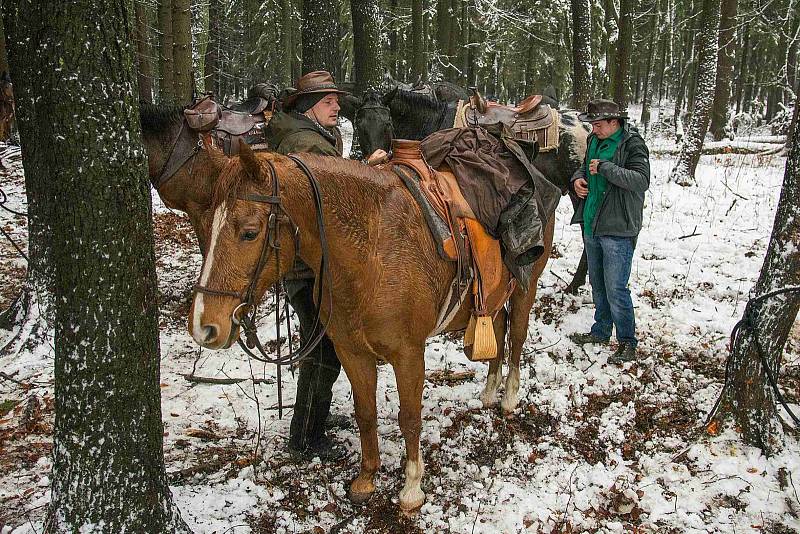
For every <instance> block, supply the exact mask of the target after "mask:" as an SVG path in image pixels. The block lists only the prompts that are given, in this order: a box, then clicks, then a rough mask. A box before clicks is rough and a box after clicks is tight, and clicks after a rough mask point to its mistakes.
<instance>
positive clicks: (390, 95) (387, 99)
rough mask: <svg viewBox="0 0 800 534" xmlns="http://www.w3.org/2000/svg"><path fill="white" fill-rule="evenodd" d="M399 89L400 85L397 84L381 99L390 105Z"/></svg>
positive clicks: (384, 103)
mask: <svg viewBox="0 0 800 534" xmlns="http://www.w3.org/2000/svg"><path fill="white" fill-rule="evenodd" d="M397 89H398V86H397V85H395V86H394V89H392V90H391V91H389V92H388V93H386V94H385V95H383V98H382V99H381V101H382V102H383V105H384V106H388V105H389V103H390V102H391V101H392V99H394V95H396V94H397Z"/></svg>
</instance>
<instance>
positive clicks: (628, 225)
mask: <svg viewBox="0 0 800 534" xmlns="http://www.w3.org/2000/svg"><path fill="white" fill-rule="evenodd" d="M578 118H579V119H580V120H582V121H584V122H590V123H591V124H592V134H591V135H590V136H589V138H588V139H587V141H586V157H585V159H584V164H583V165H581V167H580V168H579V169H578V170H577V171H576V172H575V174H574V175H573V176H572V180H571V183H570V187H571V188H572V189H573V191H574V192H575V194H576V195H578V197H579V198H580V202H579V203H578V206H577V208H576V210H575V215H574V216H573V218H572V224H581V226H582V228H583V232H582V233H583V242H584V246H585V249H586V258H587V260H588V265H589V282H590V284H591V286H592V300H594V305H595V314H594V324H593V325H592V329H591V331H590V332H588V333H578V334H574V335H572V336H570V338H571V339H572V340H573V341H574V342H575V343H578V344H580V345H583V344H586V343H597V344H605V343H607V342H608V341H609V339H610V338H611V330H612V326H613V327H615V328H616V330H617V340H618V341H619V347H618V348H617V350H616V352H614V354H613V355H611V356H610V357H609V358H608V361H609V362H610V363H613V364H616V365H620V364H622V363H625V362H630V361H633V360H635V359H636V346H637V345H638V340H637V338H636V321H635V318H634V312H633V302H632V301H631V293H630V289H628V279H629V278H630V274H631V264H632V262H633V250H634V248H635V247H636V238H637V236H638V235H639V231H640V230H641V229H642V211H643V209H644V193H645V191H647V189H648V187H650V154H649V152H648V150H647V145H645V142H644V139H642V137H641V136H640V135H639V132H638V131H637V130H636V128H634V127H633V126H631V125H630V123H629V122H628V121H627V119H628V114H627V113H626V112H624V111H620V109H619V106H618V105H617V104H616V103H615V102H612V101H611V100H604V99H598V100H593V101H591V102H589V105H588V107H587V111H586V113H581V114H580V115H578Z"/></svg>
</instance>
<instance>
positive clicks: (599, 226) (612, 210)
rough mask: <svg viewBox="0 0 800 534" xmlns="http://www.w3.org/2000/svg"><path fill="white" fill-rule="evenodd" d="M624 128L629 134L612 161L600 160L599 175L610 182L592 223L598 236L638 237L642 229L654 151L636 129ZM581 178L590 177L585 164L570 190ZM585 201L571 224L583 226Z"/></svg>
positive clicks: (582, 200)
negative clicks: (587, 175) (651, 150)
mask: <svg viewBox="0 0 800 534" xmlns="http://www.w3.org/2000/svg"><path fill="white" fill-rule="evenodd" d="M623 129H624V130H625V133H624V134H623V136H622V139H621V140H620V142H619V145H617V150H616V152H614V156H613V157H612V158H611V161H607V160H600V165H599V168H598V172H599V173H601V174H602V175H603V176H605V178H606V180H607V181H608V189H607V190H606V192H605V194H604V195H603V198H602V199H601V200H600V205H599V206H598V207H597V214H596V215H595V218H594V221H593V223H592V235H594V236H604V235H610V236H619V237H636V236H637V235H639V231H640V230H641V229H642V212H643V211H644V192H645V191H647V189H648V188H649V187H650V152H649V151H648V150H647V145H646V144H645V143H644V139H642V136H641V135H639V132H638V130H637V129H636V128H634V127H633V126H631V125H630V124H628V123H627V122H625V123H624V125H623ZM592 137H594V134H592V135H590V136H589V139H587V141H586V146H587V147H588V146H590V144H591V140H592ZM578 178H584V179H585V178H586V164H585V162H584V164H583V165H581V166H580V168H578V170H577V171H575V174H573V175H572V180H570V188H571V189H572V190H573V191H574V189H575V188H574V185H573V184H574V182H575V180H577V179H578ZM585 202H586V200H585V199H580V201H579V202H578V206H577V208H575V214H574V215H573V216H572V221H571V224H580V223H583V206H584V204H585Z"/></svg>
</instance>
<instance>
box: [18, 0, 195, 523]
mask: <svg viewBox="0 0 800 534" xmlns="http://www.w3.org/2000/svg"><path fill="white" fill-rule="evenodd" d="M129 6H130V4H129V3H128V2H127V1H126V0H96V1H95V2H63V3H45V2H40V1H38V0H23V1H21V2H19V3H18V4H17V5H16V6H15V7H14V8H12V9H14V10H15V15H16V18H17V20H16V30H15V35H16V37H17V43H16V44H15V47H14V53H13V54H12V57H11V60H12V62H13V68H14V73H15V76H16V78H15V82H16V84H17V87H18V88H19V91H18V94H19V95H20V98H19V100H18V104H19V110H20V126H21V128H20V132H21V134H22V143H23V146H24V147H25V151H24V153H23V164H24V166H25V174H26V181H27V182H29V183H31V185H33V188H32V191H33V192H34V195H38V194H39V192H41V196H40V197H37V196H35V197H33V198H32V200H33V202H32V203H31V204H30V207H31V209H32V210H36V209H39V208H38V207H37V206H36V204H39V203H40V204H41V208H42V209H43V210H44V211H45V217H46V220H47V224H48V225H49V228H48V230H49V232H50V234H51V238H50V239H49V241H48V245H49V246H50V247H51V253H52V260H53V264H54V272H55V285H54V288H55V293H54V300H53V302H54V307H55V428H54V435H53V440H54V444H53V471H52V476H51V479H52V497H51V504H50V510H49V513H48V519H47V521H46V524H45V532H50V533H62V532H63V533H73V532H82V531H90V530H96V529H97V528H98V525H102V530H103V531H104V532H188V531H189V529H188V528H187V527H186V525H185V524H184V523H183V521H182V519H181V517H180V514H179V513H178V511H177V509H176V508H175V506H174V505H173V502H172V497H171V495H170V491H169V487H168V485H167V478H166V473H165V470H164V457H163V450H162V444H163V443H162V442H163V435H162V432H163V426H162V420H161V408H160V388H159V338H158V321H157V320H158V309H157V306H156V301H157V286H156V273H155V254H154V247H153V228H152V212H151V206H150V183H149V180H148V178H147V161H146V158H145V151H144V148H143V146H142V142H141V134H140V127H139V116H138V108H137V103H136V101H137V95H136V82H135V76H136V74H135V72H134V70H133V66H134V65H135V48H134V45H133V41H132V32H133V28H132V26H131V23H132V21H133V19H134V17H133V13H130V12H129V9H130V7H129ZM57 64H59V65H61V68H62V69H63V72H69V73H70V75H69V76H64V75H63V73H62V72H61V71H60V70H56V69H53V65H57ZM98 115H99V116H102V117H103V120H102V122H97V121H94V120H83V119H81V118H85V117H97V116H98ZM76 117H78V119H77V120H76ZM44 123H46V124H48V125H49V126H48V128H45V129H42V128H40V127H37V126H38V125H40V124H44ZM112 185H113V186H112Z"/></svg>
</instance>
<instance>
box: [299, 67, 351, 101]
mask: <svg viewBox="0 0 800 534" xmlns="http://www.w3.org/2000/svg"><path fill="white" fill-rule="evenodd" d="M295 85H296V87H295V88H294V90H290V92H289V94H288V95H286V98H284V99H283V105H284V107H286V108H291V107H292V106H294V103H295V101H296V100H297V98H298V97H300V96H303V95H309V94H312V93H337V94H340V95H346V94H349V93H348V92H347V91H342V90H341V89H339V88H338V87H336V82H335V81H333V76H331V73H330V72H328V71H326V70H315V71H314V72H309V73H308V74H304V75H303V76H300V78H298V79H297V83H296V84H295Z"/></svg>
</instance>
